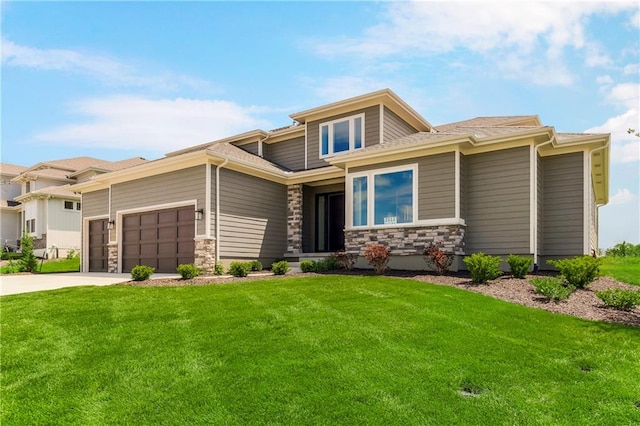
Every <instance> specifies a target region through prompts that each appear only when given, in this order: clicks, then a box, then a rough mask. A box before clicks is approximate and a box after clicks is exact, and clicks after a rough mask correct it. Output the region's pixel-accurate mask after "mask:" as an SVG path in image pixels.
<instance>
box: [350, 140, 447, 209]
mask: <svg viewBox="0 0 640 426" xmlns="http://www.w3.org/2000/svg"><path fill="white" fill-rule="evenodd" d="M416 163H417V164H418V220H428V219H442V218H451V217H454V216H455V153H453V152H447V153H444V154H437V155H431V156H428V157H420V158H412V159H407V160H398V161H390V162H388V163H382V164H375V165H371V166H362V167H354V168H351V169H349V172H350V173H358V172H364V171H369V170H377V169H385V168H387V167H397V166H403V165H406V164H416Z"/></svg>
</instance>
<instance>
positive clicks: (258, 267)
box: [249, 260, 262, 272]
mask: <svg viewBox="0 0 640 426" xmlns="http://www.w3.org/2000/svg"><path fill="white" fill-rule="evenodd" d="M249 264H250V265H251V270H252V271H253V272H260V271H262V262H260V261H259V260H252V261H251V262H249Z"/></svg>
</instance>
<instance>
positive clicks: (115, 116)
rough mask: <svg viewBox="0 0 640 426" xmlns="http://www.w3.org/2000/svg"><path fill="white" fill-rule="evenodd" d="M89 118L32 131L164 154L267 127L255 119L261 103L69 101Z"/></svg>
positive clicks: (52, 138)
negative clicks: (258, 105) (247, 104)
mask: <svg viewBox="0 0 640 426" xmlns="http://www.w3.org/2000/svg"><path fill="white" fill-rule="evenodd" d="M73 110H75V112H77V113H79V114H81V115H85V116H87V117H89V120H88V122H84V123H76V124H69V125H66V126H62V127H59V128H56V129H52V130H49V131H46V132H42V133H40V134H38V135H36V139H37V140H40V141H43V142H54V143H55V144H56V145H71V146H83V147H84V146H93V147H104V148H114V149H129V150H149V151H154V152H158V153H165V152H168V151H173V150H177V149H181V148H185V147H188V146H192V145H197V144H200V143H204V142H207V141H212V140H215V139H219V138H223V137H226V136H230V135H233V134H236V133H241V132H245V131H247V129H253V128H260V127H266V128H268V127H270V123H269V122H267V121H265V120H263V119H261V118H259V117H258V114H259V113H262V112H264V111H265V108H264V107H243V106H240V105H237V104H235V103H233V102H229V101H224V100H198V99H183V98H178V99H161V100H152V99H147V98H143V97H137V96H124V95H122V96H113V97H109V98H102V99H89V100H84V101H81V102H77V103H76V104H74V105H73Z"/></svg>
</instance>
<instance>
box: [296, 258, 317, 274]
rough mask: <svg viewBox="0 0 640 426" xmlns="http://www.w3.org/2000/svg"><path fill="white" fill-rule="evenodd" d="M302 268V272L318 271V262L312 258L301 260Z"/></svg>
mask: <svg viewBox="0 0 640 426" xmlns="http://www.w3.org/2000/svg"><path fill="white" fill-rule="evenodd" d="M300 270H301V271H302V272H305V273H307V272H315V271H316V262H315V261H313V260H310V259H305V260H301V261H300Z"/></svg>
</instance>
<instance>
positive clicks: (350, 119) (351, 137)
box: [318, 113, 365, 158]
mask: <svg viewBox="0 0 640 426" xmlns="http://www.w3.org/2000/svg"><path fill="white" fill-rule="evenodd" d="M357 118H361V119H362V121H361V124H360V126H361V129H360V130H361V136H362V141H361V142H362V143H361V146H360V148H358V149H356V148H355V146H354V143H355V125H354V122H355V120H356V119H357ZM343 121H348V122H349V150H348V151H340V152H336V153H334V152H333V125H334V124H335V123H340V122H343ZM324 126H327V128H328V130H329V153H328V154H322V128H323V127H324ZM364 130H365V123H364V113H361V114H356V115H351V116H349V117H342V118H337V119H335V120H331V121H325V122H324V123H320V125H319V126H318V153H320V158H329V157H333V156H334V155H338V154H343V153H346V152H353V151H356V150H359V149H362V148H364V147H365V136H364Z"/></svg>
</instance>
